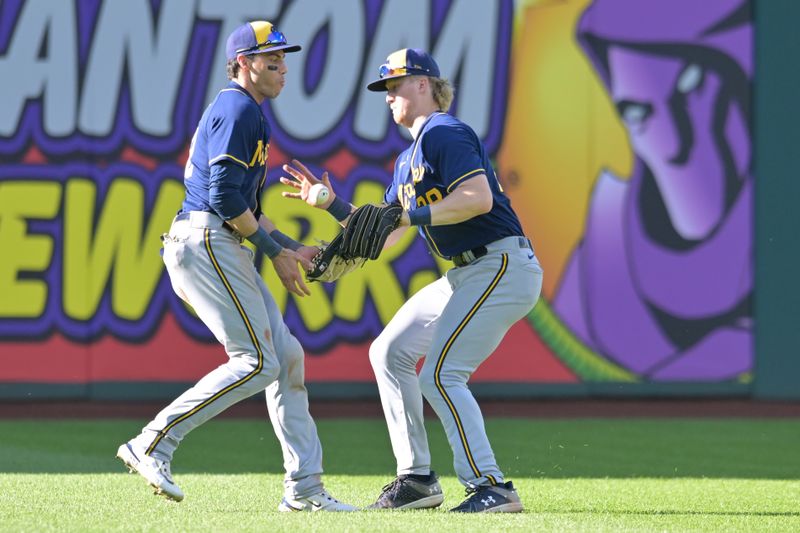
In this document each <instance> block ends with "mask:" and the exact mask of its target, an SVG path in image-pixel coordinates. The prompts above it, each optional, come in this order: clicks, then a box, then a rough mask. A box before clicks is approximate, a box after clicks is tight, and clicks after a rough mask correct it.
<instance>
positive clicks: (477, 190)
mask: <svg viewBox="0 0 800 533" xmlns="http://www.w3.org/2000/svg"><path fill="white" fill-rule="evenodd" d="M491 209H492V191H491V189H490V187H489V181H488V180H487V178H486V174H478V175H477V176H475V177H473V178H470V179H469V180H467V181H465V182H463V183H461V184H460V185H459V186H458V187H456V188H455V189H454V190H453V191H452V192H451V193H450V194H448V195H447V196H446V197H445V198H444V199H442V200H441V201H440V202H437V203H435V204H433V205H431V206H430V210H431V223H430V225H432V226H443V225H447V224H458V223H459V222H464V221H465V220H469V219H471V218H474V217H476V216H479V215H483V214H484V213H488V212H489V211H491ZM409 224H410V219H409V216H408V212H406V211H404V212H403V216H402V218H401V219H400V227H401V228H404V227H406V226H408V225H409ZM390 238H391V237H390Z"/></svg>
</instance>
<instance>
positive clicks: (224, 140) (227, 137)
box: [182, 81, 271, 218]
mask: <svg viewBox="0 0 800 533" xmlns="http://www.w3.org/2000/svg"><path fill="white" fill-rule="evenodd" d="M270 133H271V130H270V127H269V123H268V122H267V121H266V119H265V118H264V113H263V112H262V111H261V106H259V105H258V104H257V103H256V101H255V100H254V99H253V97H252V96H250V94H249V93H248V92H247V91H245V90H244V89H242V87H241V86H239V85H238V84H236V83H234V82H232V81H231V82H230V83H228V86H227V87H226V88H225V89H223V90H221V91H220V92H219V94H217V96H216V98H215V99H214V101H213V102H211V104H210V105H209V106H208V107H207V108H206V110H205V111H204V112H203V116H202V117H201V118H200V123H199V124H198V126H197V131H195V134H194V137H193V138H192V145H191V148H190V153H189V161H188V162H187V164H186V171H185V172H184V180H183V181H184V185H185V187H186V199H185V200H184V202H183V208H182V211H183V212H188V211H207V212H211V213H214V212H215V210H214V208H213V207H212V206H211V203H210V200H209V191H210V190H211V189H214V188H215V187H219V186H220V184H215V183H213V182H212V181H211V180H212V175H211V174H212V173H211V166H212V165H213V164H214V163H217V162H220V161H230V162H231V163H233V164H236V165H239V166H241V167H242V168H243V169H244V171H245V173H244V177H243V179H242V180H241V183H226V184H224V186H223V187H222V190H223V191H225V192H224V193H225V194H235V193H237V192H238V193H239V194H241V197H242V198H243V199H244V202H245V203H246V204H247V207H249V208H250V210H251V211H253V213H254V214H255V215H256V218H257V217H258V215H259V213H260V211H261V209H260V201H261V189H262V187H263V186H264V182H265V181H266V178H267V152H268V150H269V138H270ZM238 214H241V213H237V214H234V215H233V216H236V215H238ZM220 215H221V213H220ZM223 218H232V216H231V215H229V216H223Z"/></svg>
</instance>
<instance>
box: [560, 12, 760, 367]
mask: <svg viewBox="0 0 800 533" xmlns="http://www.w3.org/2000/svg"><path fill="white" fill-rule="evenodd" d="M689 13H691V15H690V16H689V15H688V14H689ZM578 39H579V41H580V43H581V45H582V47H583V49H584V51H585V52H586V54H587V56H588V57H589V59H590V60H591V62H592V64H593V66H594V68H595V70H596V71H597V73H598V75H599V76H600V77H601V79H602V80H603V82H604V84H605V86H606V87H607V90H608V94H609V96H610V97H611V98H612V100H613V102H614V104H615V106H616V108H617V110H618V112H619V115H620V118H621V119H622V120H623V122H624V124H625V126H626V128H627V130H628V135H629V139H630V143H631V146H632V148H633V151H634V153H635V158H636V161H635V165H634V170H633V173H632V174H631V176H629V177H628V178H627V179H621V178H619V177H617V176H614V175H612V174H610V173H608V172H606V173H604V174H603V175H601V176H600V177H599V178H598V181H597V184H596V186H595V189H594V191H593V194H592V198H591V202H590V206H589V212H588V214H587V223H586V229H585V232H584V236H583V240H582V242H581V243H580V244H579V246H578V248H577V249H576V250H575V252H574V254H573V256H572V258H571V260H570V263H569V265H568V267H567V269H566V271H565V274H564V277H563V278H562V282H561V285H560V287H559V289H558V292H557V295H556V298H555V309H556V311H557V312H558V313H559V314H560V316H561V317H562V319H563V320H564V322H565V323H566V324H567V325H568V326H569V327H570V328H571V329H572V330H573V331H574V332H575V333H576V334H577V335H578V336H579V337H580V338H581V340H583V341H584V342H585V343H586V344H587V345H589V346H590V347H592V348H593V349H595V350H597V351H598V352H600V353H601V354H603V355H604V356H606V357H607V358H608V359H610V360H612V361H614V362H616V363H618V364H620V365H621V366H623V367H625V368H626V369H629V370H631V371H633V372H634V373H636V374H638V375H639V376H641V377H643V378H645V379H651V380H679V381H681V380H727V379H736V378H738V377H740V376H742V374H745V373H746V372H748V371H749V370H750V369H751V367H752V357H753V355H752V350H753V349H752V309H751V296H752V291H753V272H752V263H753V260H752V248H753V235H752V187H753V183H752V181H753V176H752V174H751V150H750V131H749V124H748V116H749V105H748V104H749V99H750V86H751V82H752V24H751V12H750V4H749V2H747V1H742V0H716V1H714V2H694V1H692V0H677V1H670V2H658V3H654V2H638V1H636V0H597V1H595V2H593V3H592V4H591V5H590V7H589V8H588V9H587V10H586V11H585V13H584V14H583V16H582V18H581V21H580V24H579V27H578Z"/></svg>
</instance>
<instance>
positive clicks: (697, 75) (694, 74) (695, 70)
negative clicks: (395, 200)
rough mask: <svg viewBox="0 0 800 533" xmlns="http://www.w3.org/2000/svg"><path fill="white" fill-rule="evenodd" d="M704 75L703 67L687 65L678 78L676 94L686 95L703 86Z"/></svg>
mask: <svg viewBox="0 0 800 533" xmlns="http://www.w3.org/2000/svg"><path fill="white" fill-rule="evenodd" d="M704 74H705V72H704V71H703V67H701V66H700V65H698V64H697V63H691V64H689V65H688V66H687V67H686V68H685V69H683V72H681V75H680V76H678V83H677V86H676V88H677V89H678V92H680V93H683V94H688V93H690V92H692V91H694V90H695V89H697V88H698V87H700V86H701V85H702V84H703V75H704Z"/></svg>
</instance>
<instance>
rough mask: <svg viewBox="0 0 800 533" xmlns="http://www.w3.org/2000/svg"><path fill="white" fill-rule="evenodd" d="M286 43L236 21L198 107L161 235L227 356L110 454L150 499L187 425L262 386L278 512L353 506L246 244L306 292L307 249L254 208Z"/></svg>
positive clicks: (172, 268)
mask: <svg viewBox="0 0 800 533" xmlns="http://www.w3.org/2000/svg"><path fill="white" fill-rule="evenodd" d="M298 50H300V46H297V45H291V44H288V43H287V41H286V38H285V36H284V35H283V34H282V33H281V32H279V31H278V30H276V29H275V28H274V27H273V26H272V24H271V23H269V22H266V21H255V22H250V23H248V24H244V25H242V26H240V27H238V28H237V29H236V30H235V31H234V32H233V33H232V34H231V35H230V36H229V37H228V40H227V45H226V52H227V59H228V65H227V70H228V78H229V79H230V82H229V83H228V86H227V87H226V88H224V89H222V91H220V93H219V94H218V95H217V97H216V98H215V99H214V101H213V102H212V103H211V105H209V107H208V108H207V109H206V110H205V112H204V113H203V116H202V118H201V119H200V123H199V125H198V127H197V131H196V132H195V135H194V138H193V139H192V145H191V149H190V156H189V161H188V162H187V165H186V171H185V175H184V183H185V186H186V197H185V199H184V202H183V206H182V208H181V210H180V212H179V213H178V215H177V216H176V217H175V219H174V221H173V223H172V226H171V228H170V230H169V233H168V234H165V235H164V237H163V240H164V263H165V265H166V267H167V271H168V272H169V277H170V281H171V283H172V287H173V289H174V290H175V292H176V293H177V294H178V296H180V297H181V298H182V299H183V300H185V301H186V302H187V303H189V304H190V305H191V306H192V307H193V308H194V310H195V311H196V313H197V315H198V316H199V317H200V319H201V320H202V321H203V322H204V323H205V324H206V326H208V328H209V329H210V330H211V332H212V333H213V334H214V336H215V337H216V338H217V340H218V341H219V342H221V343H222V345H223V346H224V347H225V351H226V352H227V354H228V361H227V362H226V363H225V364H222V365H220V366H219V367H218V368H217V369H215V370H213V371H212V372H210V373H209V374H207V375H206V376H205V377H203V378H202V379H201V380H200V381H198V382H197V384H195V386H194V387H192V388H191V389H189V390H188V391H186V392H185V393H183V394H182V395H181V396H180V397H178V398H177V399H176V400H175V401H173V402H172V403H171V404H170V405H168V406H167V407H166V408H164V409H163V410H162V411H161V412H160V413H158V414H157V415H156V417H155V418H154V419H153V420H152V421H151V422H150V423H148V424H147V425H146V426H145V427H144V429H143V430H142V432H141V433H140V434H139V435H138V436H137V437H135V438H133V439H131V440H130V441H128V442H127V443H125V444H123V445H122V446H120V447H119V450H118V451H117V456H118V457H119V458H120V459H121V460H122V461H123V462H124V463H125V464H126V465H127V466H128V467H129V468H130V469H131V471H136V472H138V473H139V474H141V475H142V476H143V477H144V478H145V479H146V480H147V481H148V482H149V483H150V485H151V486H153V487H154V488H155V490H156V493H157V494H162V495H164V496H166V497H167V498H169V499H172V500H176V501H180V500H182V499H183V496H184V495H183V492H182V491H181V489H180V488H179V487H178V485H177V484H176V483H175V481H174V480H173V479H172V475H171V472H170V461H171V460H172V457H173V454H174V452H175V449H176V448H177V447H178V445H179V444H180V443H181V441H182V440H183V438H184V437H185V436H186V434H187V433H189V432H190V431H191V430H192V429H194V428H196V427H197V426H199V425H200V424H202V423H204V422H206V421H207V420H209V419H210V418H212V417H213V416H215V415H217V414H218V413H220V412H221V411H223V410H225V409H226V408H228V407H230V406H231V405H233V404H234V403H236V402H238V401H240V400H243V399H244V398H247V397H249V396H251V395H253V394H255V393H257V392H259V391H263V390H265V389H266V399H267V407H268V411H269V415H270V419H271V421H272V425H273V428H274V430H275V433H276V435H277V436H278V439H279V440H280V443H281V448H282V451H283V461H284V467H285V469H286V477H285V481H284V489H285V490H284V498H283V500H282V501H281V503H280V504H279V506H278V509H279V510H280V511H304V510H307V511H318V510H324V511H351V510H355V508H354V507H352V506H350V505H347V504H344V503H341V502H339V501H337V500H336V499H335V498H333V497H332V496H331V495H330V494H329V493H328V492H327V491H326V490H325V489H324V487H323V484H322V480H321V474H322V449H321V446H320V442H319V439H318V437H317V430H316V427H315V424H314V421H313V420H312V418H311V416H310V414H309V412H308V397H307V393H306V389H305V386H304V384H303V379H304V377H303V376H304V369H303V356H304V353H303V348H302V347H301V346H300V343H299V342H298V341H297V339H296V338H295V337H294V336H293V335H292V333H291V332H290V331H289V329H288V328H287V326H286V324H285V323H284V321H283V317H282V316H281V314H280V312H279V310H278V307H277V305H276V304H275V300H274V299H273V297H272V296H271V295H270V293H269V291H268V290H267V288H266V286H265V284H264V281H263V280H262V278H261V276H260V275H259V273H258V271H257V270H256V268H255V266H254V263H253V259H254V254H253V253H252V252H251V251H250V250H249V249H248V248H246V247H244V246H242V241H243V239H247V240H248V241H250V242H251V243H253V244H254V245H255V248H256V250H257V251H258V253H263V254H264V255H266V256H267V257H268V258H269V259H270V261H272V265H273V267H274V268H275V270H276V272H277V273H278V276H279V277H280V279H281V282H282V283H283V285H284V286H285V287H286V288H287V289H288V290H289V291H291V292H293V293H295V294H297V295H298V296H303V295H304V294H308V289H307V288H306V286H305V284H304V282H303V278H302V273H301V271H300V269H299V268H298V264H299V265H301V266H302V267H303V268H305V269H308V268H309V267H310V266H311V263H310V261H309V259H310V258H311V257H313V255H314V254H315V253H316V252H317V251H318V249H317V248H316V247H306V246H302V245H301V244H300V243H298V242H296V241H294V240H293V239H291V238H289V237H288V236H286V235H284V234H282V233H281V232H280V231H278V230H277V229H276V228H275V225H274V224H273V223H272V222H271V221H270V219H269V218H268V217H267V216H266V215H265V214H264V212H263V211H262V205H261V203H260V200H261V193H262V189H263V187H264V182H265V180H266V176H267V158H268V150H269V140H270V126H269V123H268V122H267V121H266V119H265V118H264V115H263V113H262V111H261V103H262V102H263V101H264V100H265V99H267V98H276V97H277V96H278V95H279V94H280V92H281V90H282V89H283V85H284V77H285V75H286V72H287V67H286V63H285V54H286V53H289V52H297V51H298Z"/></svg>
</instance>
